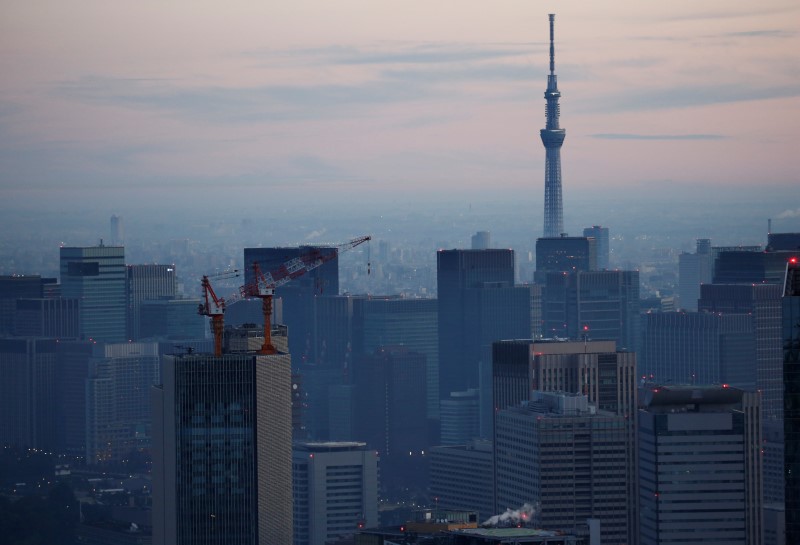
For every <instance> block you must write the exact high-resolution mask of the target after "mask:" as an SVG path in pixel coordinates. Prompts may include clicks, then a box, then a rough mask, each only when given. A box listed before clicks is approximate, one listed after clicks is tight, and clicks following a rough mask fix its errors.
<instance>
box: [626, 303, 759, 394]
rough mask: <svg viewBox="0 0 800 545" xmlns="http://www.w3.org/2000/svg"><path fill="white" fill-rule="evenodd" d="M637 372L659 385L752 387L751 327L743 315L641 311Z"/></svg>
mask: <svg viewBox="0 0 800 545" xmlns="http://www.w3.org/2000/svg"><path fill="white" fill-rule="evenodd" d="M644 330H645V331H644V347H643V351H642V357H641V359H640V362H641V365H640V374H641V375H642V376H644V377H646V379H647V380H648V381H651V382H658V383H660V384H667V383H672V384H723V383H726V384H730V385H731V386H736V387H737V388H743V389H749V390H751V391H752V390H755V389H756V384H757V373H756V368H755V366H754V365H753V362H754V361H755V358H756V341H755V331H754V330H753V320H752V317H751V316H750V315H749V314H735V313H730V314H729V313H712V312H660V313H659V312H656V313H652V314H646V315H644Z"/></svg>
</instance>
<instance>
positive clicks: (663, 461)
mask: <svg viewBox="0 0 800 545" xmlns="http://www.w3.org/2000/svg"><path fill="white" fill-rule="evenodd" d="M758 413H759V402H758V395H757V394H755V393H746V392H743V391H742V390H739V389H737V388H730V387H728V388H726V387H721V386H715V387H696V386H695V387H692V386H668V387H665V386H656V387H652V388H647V389H646V390H644V395H643V399H642V409H640V410H639V468H640V469H639V483H640V490H639V502H640V511H639V512H640V517H639V526H640V530H639V544H640V545H654V544H658V545H667V544H676V545H677V544H679V543H720V544H723V543H724V544H725V545H736V544H741V545H745V544H754V545H758V544H760V543H762V510H761V509H762V505H761V495H762V480H761V452H760V449H761V431H760V430H761V426H760V417H759V414H758ZM787 543H788V542H787Z"/></svg>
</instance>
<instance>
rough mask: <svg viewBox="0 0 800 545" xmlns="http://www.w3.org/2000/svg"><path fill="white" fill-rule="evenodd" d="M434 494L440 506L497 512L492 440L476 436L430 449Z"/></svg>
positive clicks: (482, 516) (484, 514)
mask: <svg viewBox="0 0 800 545" xmlns="http://www.w3.org/2000/svg"><path fill="white" fill-rule="evenodd" d="M429 456H430V496H431V498H432V499H433V501H434V502H435V504H436V505H437V507H439V508H440V509H453V510H462V511H476V512H477V513H478V517H479V520H485V519H487V518H489V517H491V516H492V515H494V513H495V510H494V501H493V497H494V466H493V458H492V456H493V454H492V442H491V441H485V440H480V439H473V440H470V441H468V442H466V443H462V444H460V445H441V446H436V447H431V449H430V453H429Z"/></svg>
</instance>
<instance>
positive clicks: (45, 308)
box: [14, 297, 80, 339]
mask: <svg viewBox="0 0 800 545" xmlns="http://www.w3.org/2000/svg"><path fill="white" fill-rule="evenodd" d="M79 308H80V307H79V305H78V300H77V299H65V298H61V297H57V298H38V299H17V305H16V317H15V324H14V333H15V335H17V336H21V337H53V338H59V339H77V338H78V336H79V335H80V322H79V320H80V313H79Z"/></svg>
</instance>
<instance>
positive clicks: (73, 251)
mask: <svg viewBox="0 0 800 545" xmlns="http://www.w3.org/2000/svg"><path fill="white" fill-rule="evenodd" d="M60 259H61V294H62V296H63V297H71V298H75V299H78V301H79V302H78V305H79V312H80V334H81V337H82V338H84V339H89V338H91V339H94V340H96V341H104V342H121V341H126V340H128V337H127V335H126V333H127V331H126V309H127V302H126V300H125V278H126V269H125V248H123V247H121V246H93V247H87V248H76V247H72V248H69V247H62V248H61V257H60Z"/></svg>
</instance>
